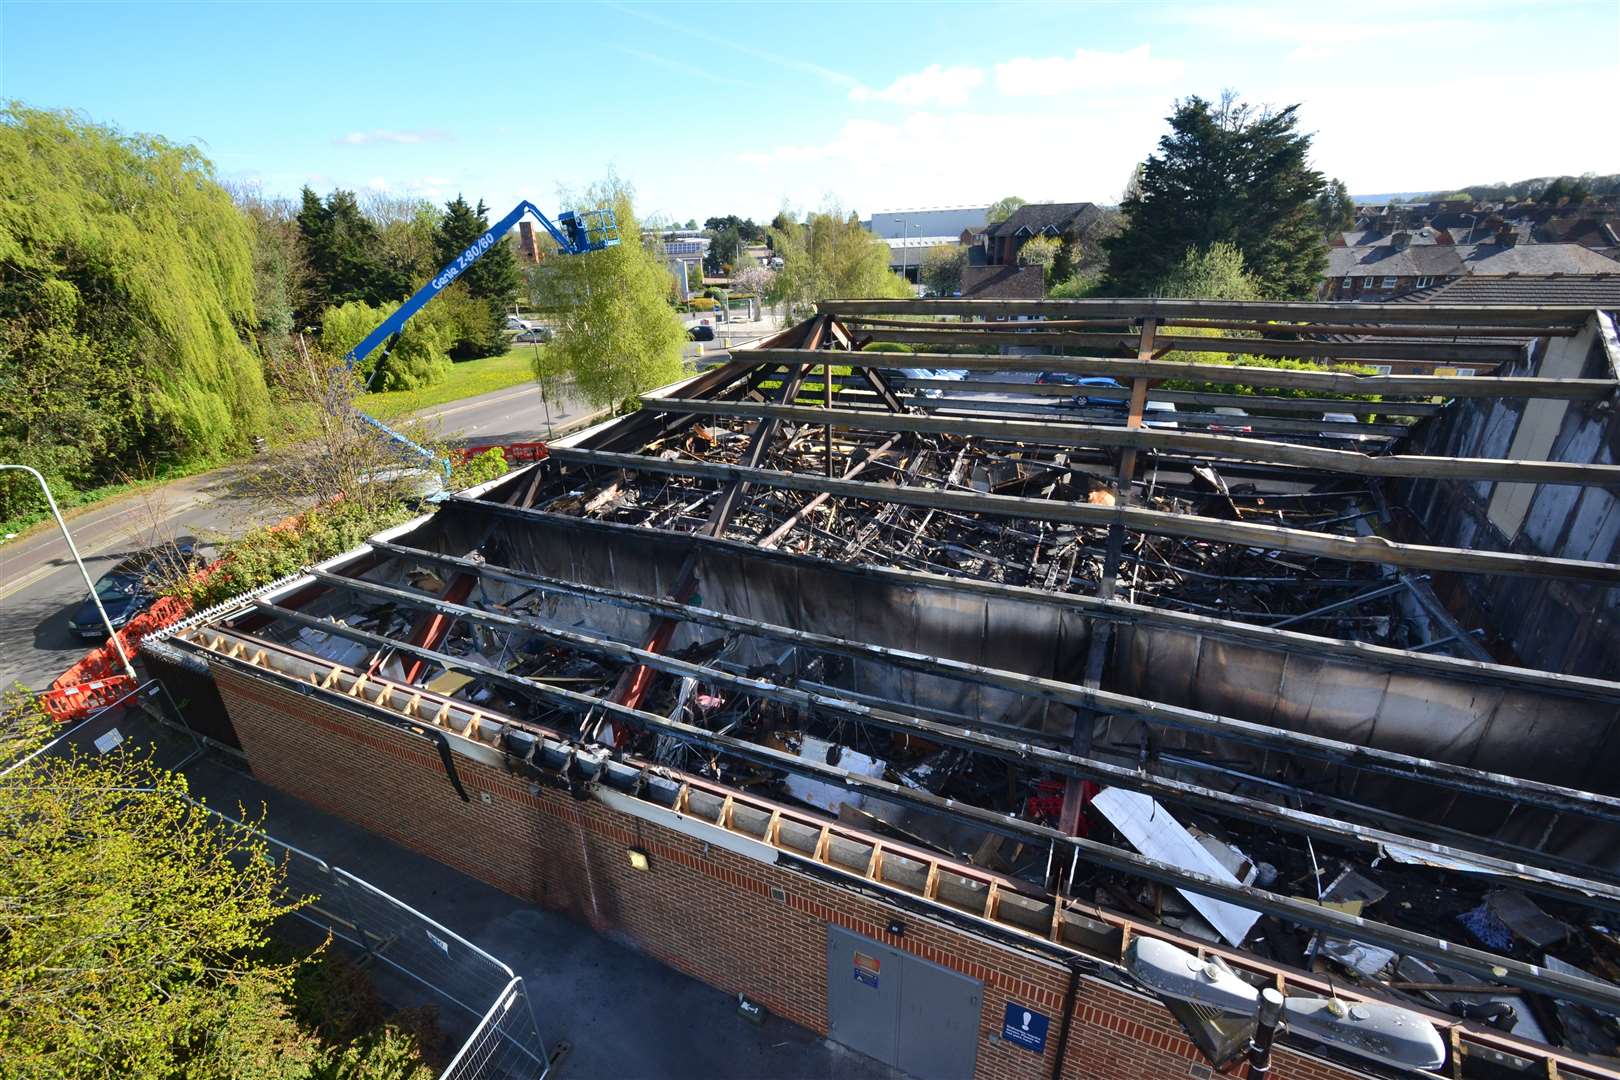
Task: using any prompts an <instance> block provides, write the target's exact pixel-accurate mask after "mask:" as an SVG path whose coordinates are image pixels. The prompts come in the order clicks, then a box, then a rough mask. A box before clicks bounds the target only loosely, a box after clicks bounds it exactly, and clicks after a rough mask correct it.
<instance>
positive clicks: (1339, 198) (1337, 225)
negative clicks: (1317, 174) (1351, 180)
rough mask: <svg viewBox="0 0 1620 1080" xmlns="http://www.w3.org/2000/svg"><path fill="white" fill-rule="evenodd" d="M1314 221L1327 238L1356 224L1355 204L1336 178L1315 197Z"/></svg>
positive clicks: (1345, 188) (1341, 181) (1348, 191)
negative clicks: (1319, 225) (1318, 224)
mask: <svg viewBox="0 0 1620 1080" xmlns="http://www.w3.org/2000/svg"><path fill="white" fill-rule="evenodd" d="M1316 220H1317V221H1318V222H1319V223H1320V224H1321V226H1322V232H1323V233H1324V234H1325V235H1327V236H1332V235H1333V234H1334V233H1342V232H1344V231H1346V230H1347V229H1349V228H1350V227H1351V226H1353V225H1354V224H1355V223H1356V204H1355V203H1354V202H1353V201H1352V200H1351V198H1350V189H1349V188H1347V187H1345V186H1344V181H1343V180H1340V179H1339V178H1338V177H1334V178H1333V179H1332V180H1329V181H1328V182H1327V183H1326V184H1325V185H1324V186H1323V188H1322V194H1320V195H1318V196H1317V197H1316Z"/></svg>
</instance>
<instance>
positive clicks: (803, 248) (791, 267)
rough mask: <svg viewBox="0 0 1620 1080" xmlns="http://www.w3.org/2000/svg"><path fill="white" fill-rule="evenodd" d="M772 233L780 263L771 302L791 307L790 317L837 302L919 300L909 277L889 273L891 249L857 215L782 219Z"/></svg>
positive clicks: (831, 212)
mask: <svg viewBox="0 0 1620 1080" xmlns="http://www.w3.org/2000/svg"><path fill="white" fill-rule="evenodd" d="M770 234H771V249H772V250H773V251H775V252H776V254H777V255H779V256H780V257H781V259H782V270H781V272H780V273H778V274H777V275H776V282H775V292H776V294H775V295H774V296H773V297H772V299H773V300H782V301H786V302H787V304H788V317H789V318H793V317H795V316H798V315H803V314H807V313H808V312H809V310H810V308H811V307H812V305H814V304H815V302H816V301H817V300H827V299H831V298H833V297H875V298H888V299H900V298H903V297H909V296H914V295H915V293H914V292H913V291H912V287H911V286H910V285H909V284H907V282H906V280H905V278H902V277H901V276H900V275H898V274H896V273H894V272H892V271H891V270H890V269H889V245H888V244H885V243H884V242H883V241H882V240H879V239H878V238H877V237H876V236H874V235H873V234H872V233H870V232H868V231H867V230H866V229H864V228H862V226H861V222H860V218H859V217H857V216H856V215H855V214H845V213H844V212H843V211H842V210H840V209H838V208H837V207H829V208H827V209H825V210H822V211H820V212H816V213H812V214H810V215H809V216H807V217H806V218H805V221H804V224H803V225H800V224H798V223H796V222H794V221H792V220H791V219H788V218H787V217H786V215H778V220H777V221H776V222H773V223H772V226H771V230H770Z"/></svg>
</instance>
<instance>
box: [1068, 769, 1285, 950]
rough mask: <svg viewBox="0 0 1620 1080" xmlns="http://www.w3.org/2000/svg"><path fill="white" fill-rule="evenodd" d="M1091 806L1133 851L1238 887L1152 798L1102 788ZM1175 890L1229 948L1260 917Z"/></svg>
mask: <svg viewBox="0 0 1620 1080" xmlns="http://www.w3.org/2000/svg"><path fill="white" fill-rule="evenodd" d="M1091 805H1093V806H1095V807H1096V808H1097V811H1098V813H1100V814H1102V815H1103V816H1104V817H1106V818H1107V819H1108V820H1109V821H1110V822H1112V823H1113V825H1114V828H1116V829H1118V830H1119V831H1120V832H1121V833H1123V834H1124V835H1125V839H1127V840H1129V841H1130V842H1131V846H1132V847H1134V848H1136V850H1137V851H1140V852H1141V853H1142V854H1143V855H1146V856H1147V857H1148V858H1150V859H1157V860H1158V861H1159V862H1163V863H1169V864H1170V865H1172V866H1178V867H1180V868H1181V869H1183V870H1191V871H1193V872H1194V873H1197V874H1203V875H1204V876H1205V877H1211V878H1215V879H1217V880H1220V881H1225V882H1229V883H1231V884H1233V885H1237V884H1240V882H1239V881H1238V879H1237V878H1235V877H1233V876H1232V872H1231V871H1230V870H1228V869H1227V868H1226V867H1224V866H1222V865H1221V864H1220V862H1219V861H1218V860H1217V859H1216V858H1215V856H1213V855H1211V854H1210V853H1209V851H1208V850H1207V849H1206V848H1205V847H1204V845H1202V844H1200V843H1199V842H1198V841H1197V840H1196V839H1194V838H1193V834H1192V833H1190V832H1188V831H1187V830H1186V829H1185V828H1184V827H1183V826H1182V824H1181V822H1179V821H1177V820H1176V819H1175V818H1173V817H1171V816H1170V811H1168V810H1166V809H1165V808H1164V807H1162V806H1160V805H1159V803H1158V801H1157V800H1156V799H1152V798H1150V797H1148V796H1146V795H1142V794H1139V793H1137V792H1135V791H1126V790H1125V789H1123V788H1104V789H1103V790H1102V791H1101V792H1099V793H1098V794H1097V795H1096V796H1095V797H1094V798H1093V799H1092V800H1091ZM1176 891H1177V892H1179V893H1180V894H1181V895H1182V896H1184V897H1186V898H1187V903H1189V904H1191V905H1192V906H1193V907H1195V908H1197V909H1198V913H1199V914H1200V915H1202V916H1203V917H1204V918H1206V919H1208V920H1209V922H1210V925H1211V926H1213V927H1215V929H1216V930H1218V931H1220V934H1221V936H1222V937H1223V938H1225V939H1226V940H1227V941H1229V942H1231V943H1232V944H1233V945H1241V944H1243V939H1244V938H1246V937H1248V936H1249V930H1250V929H1251V928H1252V927H1253V926H1254V924H1255V920H1257V919H1259V918H1260V913H1259V912H1258V911H1250V910H1249V909H1247V908H1241V907H1238V906H1237V905H1235V904H1228V903H1224V902H1223V901H1220V900H1213V899H1211V898H1209V897H1207V896H1200V895H1199V894H1198V893H1195V892H1190V891H1189V890H1187V889H1177V890H1176Z"/></svg>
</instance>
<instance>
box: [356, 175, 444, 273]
mask: <svg viewBox="0 0 1620 1080" xmlns="http://www.w3.org/2000/svg"><path fill="white" fill-rule="evenodd" d="M360 209H361V211H362V212H363V213H364V214H365V215H366V220H368V221H370V222H371V224H372V226H373V227H375V228H376V230H377V248H378V251H379V253H380V256H381V258H382V261H383V263H384V264H385V265H387V266H388V267H389V268H391V269H392V270H394V271H396V272H397V273H398V274H399V276H400V277H401V279H402V280H404V282H405V283H406V288H407V290H409V289H414V288H418V287H420V286H421V284H422V283H423V282H424V281H426V280H427V279H428V278H429V277H431V276H432V275H433V274H434V273H436V272H437V271H438V269H439V267H441V266H443V265H444V263H443V262H442V261H440V259H439V244H438V231H439V216H440V215H439V210H438V208H437V207H435V206H434V205H433V204H432V203H431V202H429V201H428V200H426V199H419V198H416V197H415V196H411V195H391V194H389V193H388V192H386V191H368V192H366V194H365V198H364V199H363V200H362V201H361V204H360ZM396 299H397V298H396Z"/></svg>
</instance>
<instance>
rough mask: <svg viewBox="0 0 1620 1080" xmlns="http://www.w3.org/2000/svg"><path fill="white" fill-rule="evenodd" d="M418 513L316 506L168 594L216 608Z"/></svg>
mask: <svg viewBox="0 0 1620 1080" xmlns="http://www.w3.org/2000/svg"><path fill="white" fill-rule="evenodd" d="M413 513H414V511H413V510H412V509H411V508H410V507H408V506H406V505H405V504H404V503H403V502H398V501H393V502H383V503H379V504H375V505H371V504H367V503H362V502H358V501H353V500H347V499H346V500H343V501H341V502H336V503H332V504H330V505H327V506H317V507H316V508H315V509H313V510H310V511H307V512H306V513H304V514H301V515H299V516H298V517H297V518H294V519H292V520H291V521H288V522H283V523H281V524H279V525H271V526H267V527H264V528H259V529H254V530H253V531H252V532H250V533H248V534H246V535H245V536H243V537H242V538H241V539H239V540H233V541H231V542H230V543H229V544H227V545H225V553H224V555H223V556H222V557H221V559H220V561H219V562H218V563H217V564H215V565H214V566H212V567H209V568H207V569H206V570H205V571H201V572H194V573H192V574H190V575H187V576H186V577H183V578H181V579H180V580H179V581H176V582H175V583H174V584H172V585H171V586H169V587H168V588H167V589H166V590H165V591H166V592H167V593H168V594H169V595H171V596H179V597H183V598H185V599H188V600H190V601H191V603H192V606H193V607H196V608H205V607H211V606H213V605H214V604H218V603H222V602H224V601H226V600H229V599H230V598H231V597H233V596H237V595H239V594H241V593H244V592H247V591H248V590H249V589H256V588H258V587H259V586H260V585H267V584H269V583H270V582H272V581H275V580H276V579H277V578H281V577H286V576H287V575H288V574H295V573H297V572H298V571H300V570H302V569H304V568H305V567H306V566H309V565H310V564H312V563H317V562H320V561H321V560H322V559H330V558H331V557H332V556H333V555H337V554H339V553H341V552H344V551H347V550H348V549H349V548H352V547H357V546H358V545H359V544H360V543H361V542H362V541H364V540H365V539H366V538H367V537H368V536H370V535H371V534H372V533H375V532H380V531H382V530H383V529H386V528H388V527H389V526H391V525H398V524H399V523H400V522H402V521H407V520H409V519H410V517H411V516H412V514H413Z"/></svg>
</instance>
